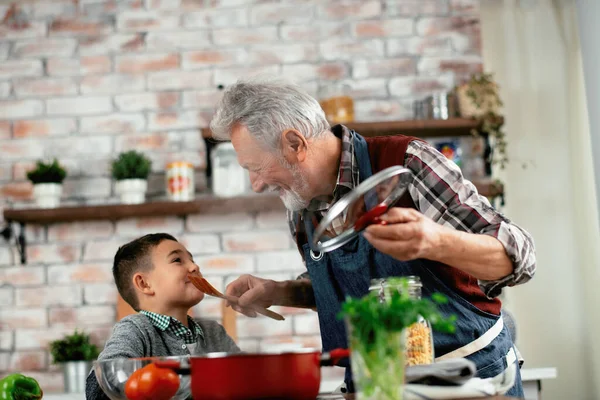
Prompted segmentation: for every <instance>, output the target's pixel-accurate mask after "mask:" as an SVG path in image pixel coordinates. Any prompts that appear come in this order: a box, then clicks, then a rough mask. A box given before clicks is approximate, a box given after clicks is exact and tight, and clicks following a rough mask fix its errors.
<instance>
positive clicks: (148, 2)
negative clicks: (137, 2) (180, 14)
mask: <svg viewBox="0 0 600 400" xmlns="http://www.w3.org/2000/svg"><path fill="white" fill-rule="evenodd" d="M181 3H182V0H144V6H145V7H146V9H147V10H152V9H161V10H169V9H178V8H180V7H181Z"/></svg>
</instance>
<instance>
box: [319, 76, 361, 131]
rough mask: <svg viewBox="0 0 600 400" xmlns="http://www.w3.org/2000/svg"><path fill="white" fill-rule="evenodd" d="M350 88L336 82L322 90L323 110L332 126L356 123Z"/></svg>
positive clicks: (321, 102)
mask: <svg viewBox="0 0 600 400" xmlns="http://www.w3.org/2000/svg"><path fill="white" fill-rule="evenodd" d="M349 92H350V86H349V85H347V84H342V83H339V82H334V83H332V84H329V85H327V86H325V87H324V88H323V89H322V90H321V94H320V97H321V101H320V104H321V108H322V109H323V111H324V112H325V118H327V121H329V123H331V124H344V123H347V122H352V121H354V100H353V99H352V97H350V96H349V94H348V93H349Z"/></svg>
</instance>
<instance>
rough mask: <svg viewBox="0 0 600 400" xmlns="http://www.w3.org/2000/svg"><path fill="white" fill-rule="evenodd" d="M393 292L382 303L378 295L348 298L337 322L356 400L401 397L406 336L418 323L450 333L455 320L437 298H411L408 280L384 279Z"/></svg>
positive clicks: (374, 293) (396, 399)
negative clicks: (343, 337)
mask: <svg viewBox="0 0 600 400" xmlns="http://www.w3.org/2000/svg"><path fill="white" fill-rule="evenodd" d="M388 282H389V284H390V285H391V286H394V287H398V288H402V289H399V290H392V291H391V292H390V293H389V295H388V296H386V299H385V300H383V301H382V299H381V296H380V294H379V293H378V292H370V293H369V294H367V295H366V296H364V297H362V298H348V299H347V300H346V301H345V302H344V303H343V305H342V311H341V312H340V315H339V317H340V318H343V319H344V320H345V323H346V328H347V332H348V343H349V344H350V350H351V363H352V376H353V380H354V383H355V384H356V389H357V392H358V394H359V395H360V397H359V398H361V399H377V400H401V399H402V398H403V386H404V370H405V367H406V360H405V351H406V338H407V331H408V330H409V329H411V328H412V327H413V326H415V324H418V323H420V321H421V320H422V319H425V320H427V321H429V323H430V324H431V326H432V328H433V329H434V330H437V331H441V332H447V333H452V332H454V329H455V326H454V321H455V320H456V317H455V316H450V317H447V318H444V317H442V315H441V314H440V313H439V311H438V309H437V304H438V303H439V304H441V303H445V302H447V299H446V297H445V296H443V295H441V294H439V293H435V294H433V296H432V298H431V300H430V299H421V298H416V297H414V296H411V294H410V293H409V290H408V279H407V278H391V279H388Z"/></svg>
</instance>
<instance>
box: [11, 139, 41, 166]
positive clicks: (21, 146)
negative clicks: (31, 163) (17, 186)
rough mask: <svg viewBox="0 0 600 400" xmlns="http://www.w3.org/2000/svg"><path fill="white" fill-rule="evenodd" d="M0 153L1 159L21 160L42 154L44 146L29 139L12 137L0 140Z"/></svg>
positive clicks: (38, 156)
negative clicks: (11, 138)
mask: <svg viewBox="0 0 600 400" xmlns="http://www.w3.org/2000/svg"><path fill="white" fill-rule="evenodd" d="M0 154H2V159H3V161H22V160H23V159H37V158H40V157H42V156H43V154H44V146H43V145H42V144H41V143H40V142H39V141H34V140H31V139H21V140H18V139H13V140H5V141H0Z"/></svg>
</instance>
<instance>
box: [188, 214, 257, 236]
mask: <svg viewBox="0 0 600 400" xmlns="http://www.w3.org/2000/svg"><path fill="white" fill-rule="evenodd" d="M185 226H186V229H187V230H188V231H190V232H230V231H245V230H250V229H252V227H253V226H254V218H253V217H252V215H250V214H247V213H241V212H234V213H230V214H224V215H217V214H192V215H189V216H188V217H187V221H186V225H185Z"/></svg>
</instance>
